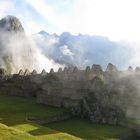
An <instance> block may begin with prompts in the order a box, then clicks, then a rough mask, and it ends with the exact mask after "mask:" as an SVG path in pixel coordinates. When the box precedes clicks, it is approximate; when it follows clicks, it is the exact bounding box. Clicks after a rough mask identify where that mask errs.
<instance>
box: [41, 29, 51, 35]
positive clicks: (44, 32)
mask: <svg viewBox="0 0 140 140" xmlns="http://www.w3.org/2000/svg"><path fill="white" fill-rule="evenodd" d="M39 34H41V35H49V33H47V32H46V31H44V30H42V31H40V32H39Z"/></svg>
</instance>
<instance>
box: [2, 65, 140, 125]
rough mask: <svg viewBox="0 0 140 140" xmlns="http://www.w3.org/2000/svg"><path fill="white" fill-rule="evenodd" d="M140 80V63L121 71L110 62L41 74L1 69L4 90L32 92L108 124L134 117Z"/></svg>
mask: <svg viewBox="0 0 140 140" xmlns="http://www.w3.org/2000/svg"><path fill="white" fill-rule="evenodd" d="M139 82H140V70H139V68H138V67H137V68H136V69H135V70H133V69H132V67H129V68H128V70H126V71H119V70H118V69H117V68H116V66H114V65H113V64H111V63H109V64H108V66H107V68H106V70H105V71H103V69H102V68H101V66H100V65H97V64H94V65H93V66H92V67H91V68H90V67H89V66H88V67H86V69H85V70H79V69H78V68H77V67H74V68H64V70H62V68H59V70H58V72H54V70H53V69H51V70H50V72H49V73H47V72H46V71H45V70H42V72H41V73H39V74H38V73H37V72H36V70H33V71H32V72H29V71H28V69H26V70H25V72H24V71H22V70H20V71H19V73H18V74H13V75H7V74H6V72H5V70H4V69H1V70H0V84H1V86H0V90H1V91H2V92H4V93H6V94H10V95H16V96H33V97H36V100H37V102H38V103H42V104H47V105H51V106H57V107H65V108H71V110H72V113H73V114H74V115H78V116H81V117H84V118H88V119H90V120H91V121H93V122H97V123H108V124H119V122H120V120H121V119H122V118H124V117H126V116H129V117H133V115H132V114H133V113H134V112H133V111H132V110H134V108H136V107H137V110H138V111H139V109H140V104H139V99H140V98H139V95H138V91H139V90H138V87H139V86H138V83H139ZM130 102H131V104H130ZM131 111H132V112H131ZM130 112H131V113H130ZM138 115H139V113H138V114H137V116H138Z"/></svg>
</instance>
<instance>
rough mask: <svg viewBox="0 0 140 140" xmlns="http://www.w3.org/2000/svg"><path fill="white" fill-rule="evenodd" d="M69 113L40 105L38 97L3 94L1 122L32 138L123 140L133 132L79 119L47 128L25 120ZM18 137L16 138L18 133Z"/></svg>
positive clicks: (0, 101)
mask: <svg viewBox="0 0 140 140" xmlns="http://www.w3.org/2000/svg"><path fill="white" fill-rule="evenodd" d="M67 111H68V110H66V109H61V108H56V107H50V106H45V105H41V104H37V103H36V101H35V99H34V98H29V97H28V98H23V97H15V96H6V95H0V123H3V124H5V125H7V126H8V130H9V127H10V130H16V131H18V132H22V134H25V135H28V136H32V138H34V139H35V138H36V139H38V140H80V139H87V140H113V139H115V138H119V136H120V135H125V134H126V133H129V129H127V128H124V127H119V126H111V125H99V124H94V123H91V122H89V121H87V120H82V119H78V118H73V119H70V120H66V121H61V122H58V123H52V124H47V125H45V126H41V125H38V124H35V123H29V122H27V121H26V120H25V119H26V117H27V116H36V117H42V118H47V117H50V116H54V115H60V114H63V113H66V112H67ZM0 132H1V133H2V134H1V135H3V136H4V135H5V134H4V132H3V131H1V128H0ZM5 133H6V132H5ZM7 133H8V132H7ZM14 134H15V135H16V132H15V133H14ZM1 135H0V136H1ZM18 135H19V134H18V133H17V138H15V139H14V138H13V139H12V140H16V139H17V140H20V139H18ZM9 136H10V134H9ZM28 136H27V137H28ZM15 137H16V136H15ZM23 138H24V136H23ZM25 138H26V136H25ZM0 140H1V139H0ZM2 140H3V139H2ZM4 140H5V139H4ZM6 140H8V139H6ZM9 140H11V139H9ZM21 140H22V139H21ZM27 140H28V139H27ZM31 140H32V139H31Z"/></svg>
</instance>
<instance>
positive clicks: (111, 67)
mask: <svg viewBox="0 0 140 140" xmlns="http://www.w3.org/2000/svg"><path fill="white" fill-rule="evenodd" d="M117 71H118V70H117V67H116V66H115V65H113V64H111V63H109V64H108V66H107V68H106V72H109V73H112V72H117Z"/></svg>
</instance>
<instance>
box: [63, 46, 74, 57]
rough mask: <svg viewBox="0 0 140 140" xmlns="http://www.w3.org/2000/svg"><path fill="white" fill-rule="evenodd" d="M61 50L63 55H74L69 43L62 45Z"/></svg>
mask: <svg viewBox="0 0 140 140" xmlns="http://www.w3.org/2000/svg"><path fill="white" fill-rule="evenodd" d="M60 51H61V52H62V53H63V55H68V56H73V55H74V53H73V52H72V51H71V50H70V49H69V47H68V46H67V45H63V46H61V47H60Z"/></svg>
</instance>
